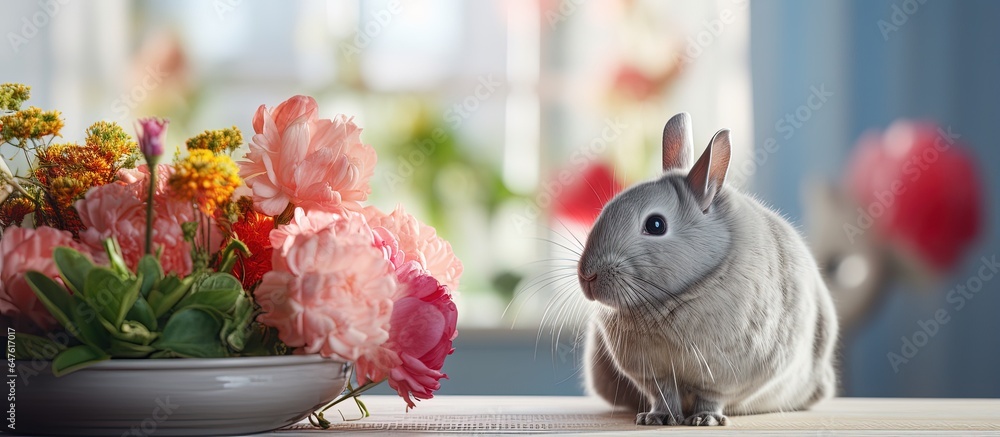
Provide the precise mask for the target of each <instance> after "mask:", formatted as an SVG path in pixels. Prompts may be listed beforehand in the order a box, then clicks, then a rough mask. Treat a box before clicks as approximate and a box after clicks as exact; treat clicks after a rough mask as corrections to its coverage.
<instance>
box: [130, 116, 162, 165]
mask: <svg viewBox="0 0 1000 437" xmlns="http://www.w3.org/2000/svg"><path fill="white" fill-rule="evenodd" d="M168 123H169V121H168V120H164V119H160V118H155V117H147V118H140V119H139V121H138V122H136V126H135V134H136V137H137V139H138V141H139V150H141V151H142V155H143V156H145V157H146V160H147V161H148V160H149V159H150V158H158V157H160V155H163V143H164V142H165V141H166V136H167V124H168Z"/></svg>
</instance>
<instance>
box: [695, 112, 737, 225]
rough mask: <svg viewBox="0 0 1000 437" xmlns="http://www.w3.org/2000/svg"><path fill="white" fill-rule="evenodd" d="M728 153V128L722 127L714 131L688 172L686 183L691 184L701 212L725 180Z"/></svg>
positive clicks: (704, 210)
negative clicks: (713, 134) (706, 145)
mask: <svg viewBox="0 0 1000 437" xmlns="http://www.w3.org/2000/svg"><path fill="white" fill-rule="evenodd" d="M730 154H731V150H730V146H729V129H722V130H720V131H718V132H716V133H715V136H713V137H712V141H711V142H709V143H708V148H706V149H705V152H704V153H702V154H701V158H698V162H696V163H695V164H694V167H693V168H691V171H690V172H688V176H687V181H688V185H690V186H691V191H693V192H694V197H695V199H697V201H698V206H699V207H700V208H701V210H702V212H708V207H709V206H710V205H711V204H712V200H714V199H715V195H716V194H718V193H719V191H720V190H722V184H723V183H725V182H726V173H728V172H729V157H730Z"/></svg>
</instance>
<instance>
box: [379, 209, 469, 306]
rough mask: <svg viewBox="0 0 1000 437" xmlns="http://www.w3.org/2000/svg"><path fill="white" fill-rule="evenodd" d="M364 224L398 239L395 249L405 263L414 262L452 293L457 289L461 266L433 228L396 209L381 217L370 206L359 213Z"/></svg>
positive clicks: (449, 247) (448, 246) (448, 245)
mask: <svg viewBox="0 0 1000 437" xmlns="http://www.w3.org/2000/svg"><path fill="white" fill-rule="evenodd" d="M361 212H362V214H364V215H365V218H367V219H368V224H369V225H371V226H372V227H373V228H375V227H383V228H385V229H387V230H388V231H389V232H391V233H393V234H394V235H396V238H398V239H399V249H400V250H402V251H403V253H404V254H405V256H406V261H416V262H418V263H420V265H421V266H422V267H423V268H425V269H427V270H428V271H430V273H431V275H432V276H434V277H435V278H437V279H438V280H439V281H441V283H442V284H444V285H445V286H447V287H448V288H450V289H452V290H457V289H458V280H459V278H461V276H462V262H461V261H459V259H458V257H456V256H455V253H454V252H452V250H451V244H450V243H448V241H446V240H445V239H443V238H441V237H439V236H438V235H437V232H436V231H435V230H434V228H433V227H430V226H428V225H425V224H423V223H420V222H419V221H418V220H417V219H416V217H413V216H412V215H410V214H407V213H406V212H405V211H403V207H402V206H398V207H396V209H395V210H393V211H392V213H391V214H385V213H383V212H382V211H379V210H378V209H377V208H375V207H373V206H368V207H365V208H364V209H363V210H362V211H361Z"/></svg>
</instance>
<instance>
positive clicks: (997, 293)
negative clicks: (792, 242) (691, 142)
mask: <svg viewBox="0 0 1000 437" xmlns="http://www.w3.org/2000/svg"><path fill="white" fill-rule="evenodd" d="M910 2H912V3H913V4H917V5H919V6H918V8H917V9H916V11H915V12H914V13H912V14H909V15H907V20H906V22H905V23H903V24H902V25H900V26H899V27H898V29H897V30H894V31H890V32H888V33H887V36H888V37H887V38H885V37H884V35H883V33H882V32H881V31H880V28H879V21H880V20H884V21H885V22H886V23H892V21H891V20H892V16H891V15H892V13H893V12H894V9H893V5H895V6H898V7H901V8H902V7H903V3H904V2H903V1H902V0H896V1H881V0H880V1H871V0H866V1H861V0H855V1H844V2H803V1H794V0H789V1H756V2H753V3H752V5H751V62H752V75H753V93H754V95H753V98H754V118H755V121H754V128H755V137H756V138H755V142H756V144H758V145H759V144H761V143H762V142H763V140H764V139H766V138H768V137H773V136H775V127H774V123H775V121H776V120H777V119H778V118H780V117H781V116H782V115H783V114H785V113H787V112H789V111H793V110H794V109H795V108H796V107H798V106H799V105H802V104H803V103H804V99H805V97H806V95H807V93H808V91H807V90H808V89H809V87H810V86H814V85H818V84H826V86H827V88H828V89H829V90H830V91H831V92H833V93H834V95H833V96H832V97H831V98H830V102H829V103H827V104H825V105H824V106H823V107H822V108H820V109H819V110H816V111H815V112H814V113H813V114H812V118H811V119H810V120H809V121H808V122H806V123H803V125H802V127H801V128H800V129H798V130H796V131H795V132H794V135H793V136H792V137H791V138H789V139H787V140H785V141H784V143H783V144H782V147H781V149H780V150H779V151H778V152H776V153H774V154H773V155H772V156H770V157H769V160H768V162H767V163H766V165H765V166H762V167H761V170H760V171H759V172H758V174H757V175H756V176H757V177H756V179H755V181H754V187H753V190H754V191H756V192H758V193H759V194H760V195H761V196H762V197H763V198H764V199H766V200H767V201H768V202H770V203H772V204H773V205H774V206H776V207H777V208H779V209H780V210H781V211H782V212H784V213H785V214H786V215H787V216H789V217H790V218H791V219H792V220H793V221H795V222H796V223H801V217H802V206H801V205H802V201H801V200H802V199H801V195H802V194H801V192H800V187H801V184H802V183H803V182H805V181H806V180H807V179H808V178H809V177H813V176H816V175H818V176H821V177H826V178H834V177H837V176H839V174H840V169H842V168H843V165H844V162H845V160H846V157H847V156H848V152H849V150H850V147H851V146H852V145H853V143H854V141H855V140H856V139H857V137H858V136H859V135H860V134H861V133H862V132H863V131H865V130H867V129H870V128H879V129H883V128H884V127H885V126H887V125H888V124H889V123H891V122H892V120H894V119H896V118H900V117H904V118H916V119H932V120H935V121H936V122H938V123H939V124H940V125H942V126H949V125H950V126H951V127H952V129H953V130H954V131H955V132H957V133H959V134H960V135H961V140H960V141H962V142H964V143H965V144H966V145H967V146H968V147H969V148H970V149H971V150H972V151H973V153H974V154H975V156H976V157H977V160H978V162H979V165H980V170H981V174H982V175H983V178H984V179H985V183H986V185H987V189H986V191H985V193H984V194H985V195H986V196H987V199H988V200H989V204H988V207H987V215H988V216H987V226H986V232H985V235H984V236H983V237H982V238H981V241H980V244H979V245H978V246H977V247H976V248H975V249H974V250H973V253H972V254H970V256H969V258H968V260H967V263H966V264H965V265H964V266H963V267H962V268H960V269H958V271H957V272H955V273H954V275H953V276H951V277H949V278H945V279H944V281H943V282H941V283H940V284H937V285H935V286H934V287H933V292H926V291H924V292H920V291H918V290H910V289H907V288H906V287H905V286H904V285H898V284H897V285H894V288H893V290H892V293H891V295H890V297H889V299H888V300H887V302H886V304H885V306H884V307H883V308H882V309H881V310H880V311H879V312H878V313H877V314H876V316H875V318H874V320H873V321H872V322H871V323H870V325H868V326H867V327H866V328H865V329H864V331H863V332H862V333H861V334H860V335H859V336H858V338H856V339H855V341H853V342H852V343H851V344H848V345H847V346H846V353H845V361H846V362H845V363H844V366H843V367H844V371H845V373H846V375H847V376H848V377H849V378H848V380H847V381H848V383H847V386H846V387H845V390H844V394H847V395H853V396H944V397H952V396H954V397H997V396H1000V377H998V376H997V372H998V370H1000V277H998V278H996V279H994V280H993V281H991V282H987V283H986V284H985V286H984V288H983V289H982V291H980V292H979V293H977V294H976V295H975V299H974V300H972V301H970V305H967V306H966V307H964V308H963V309H962V310H961V311H955V310H954V307H953V306H952V305H951V304H950V303H948V302H946V300H945V293H944V292H945V291H946V290H949V289H951V288H952V287H954V286H955V284H957V283H959V282H964V281H965V280H966V279H968V278H969V277H972V276H974V275H975V274H976V271H977V269H978V267H979V261H978V260H979V258H980V257H981V256H991V255H994V254H997V253H998V251H1000V239H998V234H997V232H996V229H997V228H998V225H1000V211H998V208H1000V202H998V201H997V200H1000V197H998V196H997V193H998V187H1000V174H998V173H997V172H995V171H993V167H994V166H995V165H996V163H997V162H1000V147H998V146H997V144H996V141H995V137H996V134H995V130H996V128H997V126H998V125H1000V85H998V84H997V80H998V79H1000V27H998V26H997V22H998V20H1000V2H995V1H986V0H982V1H960V2H959V1H943V0H928V1H926V2H925V3H923V4H920V3H919V2H917V1H915V0H910ZM910 6H911V7H912V5H910ZM911 10H912V8H911ZM941 308H944V309H946V310H948V311H949V313H950V314H951V319H950V322H949V323H948V324H946V325H945V326H943V327H942V328H941V330H940V331H939V332H938V333H937V335H935V336H934V337H933V338H932V339H931V340H930V341H929V342H928V344H927V345H926V346H924V347H923V348H921V349H920V350H919V353H918V354H917V355H916V356H915V357H914V358H913V359H911V360H910V361H909V362H908V363H906V364H905V365H903V366H900V368H899V372H896V371H894V369H893V368H892V366H891V365H890V363H889V361H888V359H887V356H886V355H887V353H888V352H891V351H896V352H897V353H898V352H899V351H900V348H901V345H902V341H901V337H902V336H912V335H913V333H914V332H915V331H916V330H917V329H918V325H917V322H918V321H919V320H926V319H928V318H931V317H932V316H933V314H934V312H935V311H937V310H938V309H941Z"/></svg>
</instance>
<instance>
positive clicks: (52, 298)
mask: <svg viewBox="0 0 1000 437" xmlns="http://www.w3.org/2000/svg"><path fill="white" fill-rule="evenodd" d="M24 278H25V280H27V281H28V285H29V286H30V287H31V290H32V291H34V292H35V295H36V296H38V300H39V301H41V302H42V305H44V306H45V309H47V310H49V314H52V317H54V318H55V319H56V320H57V321H58V322H59V324H61V325H63V327H64V328H66V329H67V330H72V329H73V322H72V319H71V318H70V316H69V315H70V314H72V311H73V298H72V296H70V294H69V292H68V291H66V289H65V288H63V286H62V285H59V283H58V282H56V281H54V280H52V278H50V277H48V276H45V275H43V274H41V273H39V272H36V271H29V272H27V273H25V274H24Z"/></svg>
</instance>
